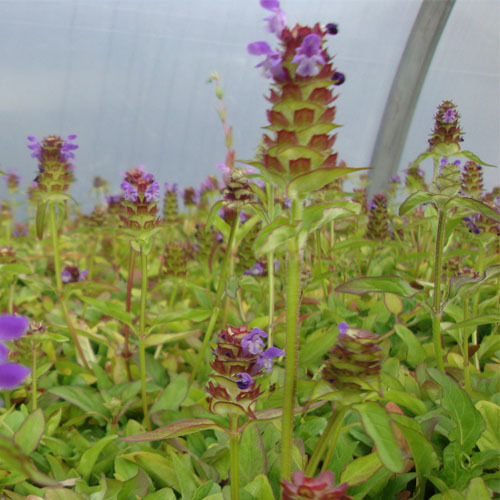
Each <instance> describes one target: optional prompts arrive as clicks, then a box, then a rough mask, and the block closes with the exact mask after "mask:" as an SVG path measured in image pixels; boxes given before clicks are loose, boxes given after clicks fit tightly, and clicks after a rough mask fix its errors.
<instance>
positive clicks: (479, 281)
mask: <svg viewBox="0 0 500 500" xmlns="http://www.w3.org/2000/svg"><path fill="white" fill-rule="evenodd" d="M498 276H500V265H499V264H496V265H493V266H488V267H487V268H486V269H485V271H484V273H483V274H482V275H481V276H477V277H473V276H459V277H457V278H455V279H453V280H452V281H451V283H450V292H449V296H448V298H449V299H452V298H454V297H462V296H464V295H465V296H471V295H473V294H474V293H476V292H477V290H479V288H481V287H482V286H483V285H484V284H485V282H486V281H487V280H492V279H494V278H497V277H498Z"/></svg>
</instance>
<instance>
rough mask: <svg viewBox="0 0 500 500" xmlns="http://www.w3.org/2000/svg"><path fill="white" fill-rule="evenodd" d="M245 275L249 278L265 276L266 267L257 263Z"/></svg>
mask: <svg viewBox="0 0 500 500" xmlns="http://www.w3.org/2000/svg"><path fill="white" fill-rule="evenodd" d="M243 274H245V275H247V276H263V275H264V266H263V265H262V264H261V263H260V262H256V263H255V264H254V266H253V267H252V268H251V269H247V270H246V271H244V272H243Z"/></svg>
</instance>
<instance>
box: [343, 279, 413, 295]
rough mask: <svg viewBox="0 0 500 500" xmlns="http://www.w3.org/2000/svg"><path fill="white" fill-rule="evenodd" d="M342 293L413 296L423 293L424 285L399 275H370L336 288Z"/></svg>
mask: <svg viewBox="0 0 500 500" xmlns="http://www.w3.org/2000/svg"><path fill="white" fill-rule="evenodd" d="M335 290H336V291H337V292H340V293H352V294H354V295H364V294H366V293H374V292H378V293H393V294H395V295H400V296H401V297H407V298H411V297H413V296H415V295H417V294H418V293H422V287H421V286H420V285H418V284H416V283H412V284H410V283H408V282H407V281H405V280H404V279H401V278H399V277H398V276H368V277H366V278H354V279H352V280H349V281H346V282H345V283H342V285H339V286H337V287H336V288H335Z"/></svg>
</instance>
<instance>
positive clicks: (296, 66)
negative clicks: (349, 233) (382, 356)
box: [247, 0, 359, 480]
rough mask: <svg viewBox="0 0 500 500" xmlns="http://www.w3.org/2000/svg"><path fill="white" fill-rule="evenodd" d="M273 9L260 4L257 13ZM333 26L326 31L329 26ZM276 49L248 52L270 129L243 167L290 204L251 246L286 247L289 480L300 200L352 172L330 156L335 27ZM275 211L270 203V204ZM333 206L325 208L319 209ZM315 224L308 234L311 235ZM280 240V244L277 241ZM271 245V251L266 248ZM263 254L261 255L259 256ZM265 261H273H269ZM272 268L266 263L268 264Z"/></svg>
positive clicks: (284, 460) (291, 36)
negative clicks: (265, 82) (266, 88)
mask: <svg viewBox="0 0 500 500" xmlns="http://www.w3.org/2000/svg"><path fill="white" fill-rule="evenodd" d="M271 4H272V8H273V9H275V10H277V9H280V7H279V3H278V2H277V1H274V2H265V1H264V0H262V1H261V5H262V6H263V7H264V8H266V9H267V8H269V7H270V6H271ZM332 24H333V23H332ZM274 32H275V34H276V35H277V37H278V41H279V47H278V48H277V49H273V48H271V46H270V45H269V44H268V43H267V42H264V41H257V42H253V43H251V44H249V45H248V47H247V50H248V52H249V54H251V55H256V56H265V58H264V60H262V61H261V62H260V63H259V64H258V65H257V67H258V68H262V70H263V74H264V76H265V77H267V78H270V79H271V80H272V88H271V91H270V95H269V96H268V98H267V99H268V100H269V102H270V104H271V107H270V109H269V110H268V112H267V118H268V121H269V125H268V126H267V127H266V129H267V130H268V131H269V133H268V134H265V135H264V137H263V141H262V148H261V154H260V155H259V157H258V158H257V159H256V160H255V161H251V162H247V163H249V164H250V165H252V166H253V167H256V168H258V169H259V170H260V172H261V175H262V176H263V177H264V178H266V179H267V180H268V182H269V183H270V184H276V185H277V186H278V187H279V188H281V189H282V190H283V191H284V192H285V196H286V197H287V198H290V199H291V200H292V207H291V210H290V211H289V217H288V220H287V219H286V218H284V217H281V218H280V219H278V220H274V221H271V223H270V224H269V226H268V227H266V228H264V229H263V231H262V233H261V234H262V238H257V240H256V250H257V253H258V251H259V246H260V247H262V246H263V247H264V248H265V249H266V250H267V253H268V256H269V251H270V250H274V249H275V248H277V247H278V246H280V245H281V244H282V242H283V241H286V246H287V291H286V300H287V306H286V344H285V350H286V358H285V388H284V401H283V422H282V450H281V475H282V477H283V478H284V479H287V480H288V479H290V475H291V456H292V439H293V407H294V405H295V392H296V391H295V388H296V366H297V359H298V348H299V345H298V314H299V307H300V305H299V303H300V302H299V297H300V274H301V265H302V264H301V261H302V253H303V247H304V244H305V241H306V239H307V234H308V230H309V229H308V228H309V227H311V225H309V226H308V225H305V227H303V226H302V227H301V226H300V222H301V221H302V220H303V219H304V218H305V216H308V215H309V214H310V212H311V211H312V210H314V207H308V209H309V211H307V210H306V211H305V210H304V207H305V200H306V198H308V197H309V196H310V194H311V193H312V192H313V191H315V190H317V189H320V188H322V187H323V186H325V185H326V184H328V183H330V182H332V181H334V180H335V179H337V178H339V177H341V176H343V175H346V174H348V173H350V172H353V171H355V170H359V169H353V168H347V167H344V166H340V165H338V164H337V153H335V152H334V151H333V144H334V142H335V137H336V136H335V135H332V131H333V130H334V129H336V128H337V127H338V125H337V124H335V123H334V119H335V106H334V105H333V103H334V101H335V100H336V98H337V96H336V95H334V92H333V89H334V87H335V86H338V85H341V84H342V83H343V82H344V81H345V76H344V75H343V74H342V73H340V72H338V71H337V70H336V69H335V68H334V66H333V62H332V57H331V56H330V55H329V54H328V51H327V48H326V37H328V36H330V35H331V34H336V33H337V32H338V26H335V27H333V26H332V25H331V24H330V25H328V26H327V27H324V28H323V27H321V26H320V25H319V24H316V25H315V26H313V27H312V28H311V27H309V26H302V25H298V24H297V25H295V26H294V27H293V28H289V27H284V28H283V29H282V30H280V31H278V32H276V31H274ZM270 203H274V200H272V201H270ZM335 204H338V202H333V203H331V204H329V205H328V204H327V205H325V209H326V208H328V207H332V206H334V205H335ZM323 223H326V220H324V221H323V220H322V222H321V223H318V224H317V225H316V226H315V229H318V228H319V227H320V225H321V224H323ZM284 233H286V236H287V237H286V238H283V234H284ZM273 239H274V240H275V242H278V241H279V243H275V244H274V246H273V245H270V244H269V241H270V240H271V241H272V240H273ZM263 253H265V251H263ZM271 256H272V254H271ZM268 260H269V262H272V260H273V259H272V258H270V259H269V258H268Z"/></svg>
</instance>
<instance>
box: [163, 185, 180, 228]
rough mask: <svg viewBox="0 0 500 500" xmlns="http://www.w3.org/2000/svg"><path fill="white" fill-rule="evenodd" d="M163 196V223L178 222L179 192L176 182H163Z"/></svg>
mask: <svg viewBox="0 0 500 500" xmlns="http://www.w3.org/2000/svg"><path fill="white" fill-rule="evenodd" d="M164 187H165V196H164V198H163V221H164V222H165V224H167V225H170V224H176V223H177V222H179V192H178V188H177V184H175V183H174V184H169V183H168V182H165V185H164Z"/></svg>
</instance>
